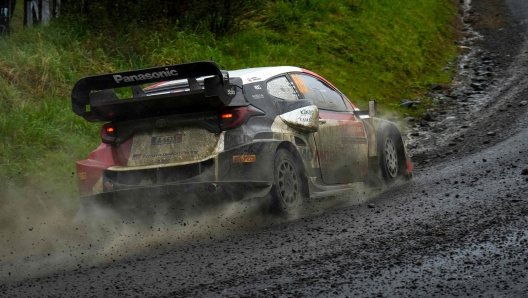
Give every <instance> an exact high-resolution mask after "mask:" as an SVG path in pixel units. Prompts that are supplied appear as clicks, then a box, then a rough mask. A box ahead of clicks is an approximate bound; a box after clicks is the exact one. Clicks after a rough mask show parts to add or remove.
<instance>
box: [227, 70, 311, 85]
mask: <svg viewBox="0 0 528 298" xmlns="http://www.w3.org/2000/svg"><path fill="white" fill-rule="evenodd" d="M301 71H302V69H301V68H299V67H293V66H273V67H258V68H245V69H238V70H230V71H228V73H229V77H231V78H241V79H242V83H243V84H249V83H254V82H258V81H265V80H267V79H269V78H271V77H274V76H277V75H280V74H283V73H286V72H301Z"/></svg>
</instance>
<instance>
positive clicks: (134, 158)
mask: <svg viewBox="0 0 528 298" xmlns="http://www.w3.org/2000/svg"><path fill="white" fill-rule="evenodd" d="M141 156H142V154H134V155H132V160H140V159H141Z"/></svg>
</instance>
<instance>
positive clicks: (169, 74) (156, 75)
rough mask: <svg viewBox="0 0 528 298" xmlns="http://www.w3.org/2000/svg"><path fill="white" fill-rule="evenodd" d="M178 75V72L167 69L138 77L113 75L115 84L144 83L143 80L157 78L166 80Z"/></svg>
mask: <svg viewBox="0 0 528 298" xmlns="http://www.w3.org/2000/svg"><path fill="white" fill-rule="evenodd" d="M177 75H178V72H177V71H176V70H174V69H173V70H169V69H168V68H165V71H156V72H147V73H143V74H138V75H131V76H122V75H114V80H115V82H116V83H121V82H125V83H128V82H136V81H144V80H151V79H158V78H168V77H175V76H177Z"/></svg>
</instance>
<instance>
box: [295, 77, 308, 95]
mask: <svg viewBox="0 0 528 298" xmlns="http://www.w3.org/2000/svg"><path fill="white" fill-rule="evenodd" d="M291 78H292V79H293V81H294V82H295V85H297V89H299V92H301V93H307V92H308V88H306V85H305V84H304V81H303V80H302V79H301V77H300V76H299V75H296V74H292V75H291Z"/></svg>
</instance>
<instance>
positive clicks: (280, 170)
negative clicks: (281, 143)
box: [271, 149, 302, 215]
mask: <svg viewBox="0 0 528 298" xmlns="http://www.w3.org/2000/svg"><path fill="white" fill-rule="evenodd" d="M273 171H274V179H275V181H274V185H273V187H272V188H271V198H272V201H271V207H272V210H273V211H275V213H278V214H281V215H289V214H293V213H295V212H296V211H297V210H298V209H299V207H300V206H301V205H302V181H301V176H300V169H299V166H298V164H297V163H296V162H295V159H294V157H293V155H292V154H291V153H290V152H289V151H288V150H286V149H279V150H277V152H276V153H275V161H274V168H273Z"/></svg>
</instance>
